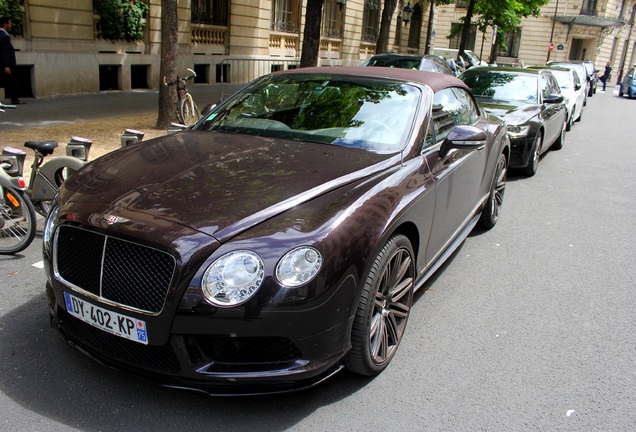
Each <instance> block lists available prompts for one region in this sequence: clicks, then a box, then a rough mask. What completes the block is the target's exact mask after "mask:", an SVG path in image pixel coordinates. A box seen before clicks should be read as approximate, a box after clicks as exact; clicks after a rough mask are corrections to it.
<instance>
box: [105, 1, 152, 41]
mask: <svg viewBox="0 0 636 432" xmlns="http://www.w3.org/2000/svg"><path fill="white" fill-rule="evenodd" d="M93 8H94V10H95V13H96V14H98V15H99V36H100V37H101V38H104V39H110V40H125V41H129V42H134V41H138V40H142V39H143V38H144V28H145V26H146V24H145V20H143V18H145V16H146V14H147V13H148V5H147V4H146V3H145V2H143V1H141V0H93Z"/></svg>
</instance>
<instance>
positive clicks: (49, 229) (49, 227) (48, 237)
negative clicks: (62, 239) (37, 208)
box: [42, 204, 60, 250]
mask: <svg viewBox="0 0 636 432" xmlns="http://www.w3.org/2000/svg"><path fill="white" fill-rule="evenodd" d="M59 212H60V207H59V206H58V205H56V204H55V205H53V208H51V211H50V212H49V214H48V215H47V217H46V223H45V225H44V233H43V234H42V240H43V243H44V247H45V248H47V250H50V249H51V244H52V242H53V231H54V230H55V224H56V223H57V214H58V213H59Z"/></svg>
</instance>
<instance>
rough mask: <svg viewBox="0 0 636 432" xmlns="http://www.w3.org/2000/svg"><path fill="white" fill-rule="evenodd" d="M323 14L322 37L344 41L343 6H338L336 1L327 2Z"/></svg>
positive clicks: (326, 0)
mask: <svg viewBox="0 0 636 432" xmlns="http://www.w3.org/2000/svg"><path fill="white" fill-rule="evenodd" d="M322 12H323V17H322V31H321V35H322V36H324V37H328V38H337V39H342V22H343V21H344V20H343V17H344V12H343V6H342V5H338V3H337V2H336V0H325V3H324V6H323V8H322Z"/></svg>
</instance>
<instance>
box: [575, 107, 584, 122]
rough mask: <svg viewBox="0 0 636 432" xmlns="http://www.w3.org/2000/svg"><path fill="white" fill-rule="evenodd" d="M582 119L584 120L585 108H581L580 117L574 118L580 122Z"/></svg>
mask: <svg viewBox="0 0 636 432" xmlns="http://www.w3.org/2000/svg"><path fill="white" fill-rule="evenodd" d="M581 120H583V109H582V108H581V112H580V113H579V117H578V118H577V119H576V120H574V121H575V122H580V121H581Z"/></svg>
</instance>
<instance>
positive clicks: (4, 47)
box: [0, 17, 26, 104]
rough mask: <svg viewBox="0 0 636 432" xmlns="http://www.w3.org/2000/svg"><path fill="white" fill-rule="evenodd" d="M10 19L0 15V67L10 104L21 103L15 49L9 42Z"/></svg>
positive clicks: (0, 75)
mask: <svg viewBox="0 0 636 432" xmlns="http://www.w3.org/2000/svg"><path fill="white" fill-rule="evenodd" d="M9 31H11V20H10V19H9V18H7V17H0V54H1V55H0V68H1V72H2V73H1V74H0V77H1V78H2V85H3V86H4V93H5V97H6V98H7V99H11V103H12V104H23V103H26V102H22V101H21V100H20V99H19V98H18V83H17V79H16V60H15V49H14V48H13V44H12V43H11V36H9Z"/></svg>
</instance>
